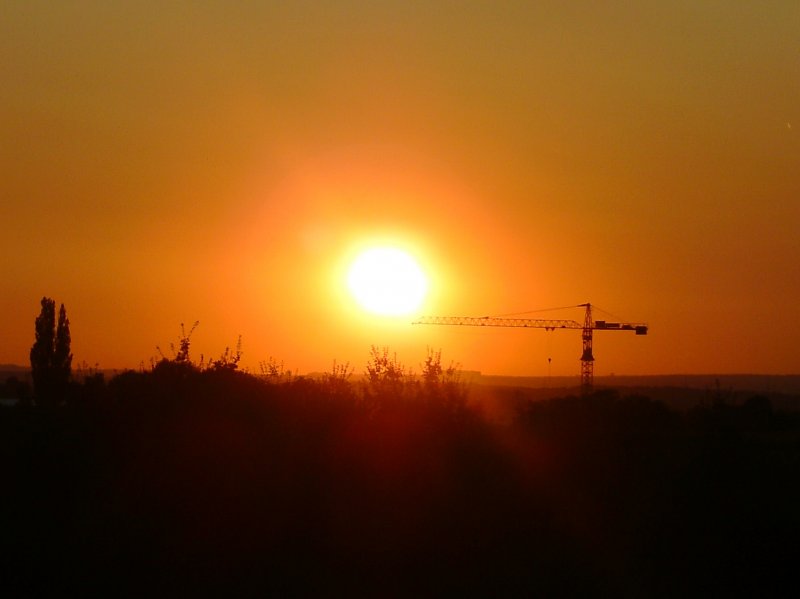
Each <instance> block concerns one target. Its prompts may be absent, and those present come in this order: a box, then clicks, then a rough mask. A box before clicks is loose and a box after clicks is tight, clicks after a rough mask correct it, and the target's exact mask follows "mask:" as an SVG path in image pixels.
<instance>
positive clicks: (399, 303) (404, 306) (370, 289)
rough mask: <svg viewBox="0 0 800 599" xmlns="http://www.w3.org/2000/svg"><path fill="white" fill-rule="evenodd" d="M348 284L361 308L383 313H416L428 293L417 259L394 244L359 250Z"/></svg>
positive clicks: (425, 279) (426, 280)
mask: <svg viewBox="0 0 800 599" xmlns="http://www.w3.org/2000/svg"><path fill="white" fill-rule="evenodd" d="M347 286H348V288H349V290H350V293H351V294H352V295H353V297H354V298H355V300H356V301H357V302H358V303H359V305H360V306H361V307H362V308H364V309H365V310H367V311H368V312H372V313H373V314H381V315H385V316H403V315H406V314H411V313H413V312H415V311H416V310H417V309H419V307H420V306H421V305H422V302H423V300H424V299H425V295H426V294H427V293H428V279H427V277H426V276H425V273H424V272H423V271H422V269H421V268H420V266H419V264H417V261H416V260H414V258H412V257H411V255H410V254H409V253H408V252H405V251H403V250H401V249H398V248H393V247H374V248H370V249H367V250H364V251H363V252H361V253H360V254H359V255H358V256H357V257H356V259H355V260H354V261H353V263H352V265H351V266H350V270H349V272H348V274H347Z"/></svg>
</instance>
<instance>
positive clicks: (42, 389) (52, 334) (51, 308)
mask: <svg viewBox="0 0 800 599" xmlns="http://www.w3.org/2000/svg"><path fill="white" fill-rule="evenodd" d="M41 304H42V309H41V312H40V313H39V316H37V317H36V323H35V340H34V343H33V346H32V347H31V352H30V359H31V376H32V378H33V389H34V392H35V394H36V399H37V402H38V403H39V404H40V405H46V404H56V403H58V402H59V401H60V400H62V399H64V396H65V394H66V390H67V385H68V383H69V377H70V374H71V372H72V354H71V353H70V344H71V341H72V339H71V336H70V332H69V319H68V318H67V311H66V309H65V308H64V304H61V309H60V310H59V312H58V324H56V303H55V301H54V300H52V299H50V298H49V297H43V298H42V302H41Z"/></svg>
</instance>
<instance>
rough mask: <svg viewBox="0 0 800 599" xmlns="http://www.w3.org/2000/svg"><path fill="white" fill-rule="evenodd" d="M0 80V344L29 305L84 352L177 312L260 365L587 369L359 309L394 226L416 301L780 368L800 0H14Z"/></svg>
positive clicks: (793, 203) (206, 345)
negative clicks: (585, 311) (419, 282)
mask: <svg viewBox="0 0 800 599" xmlns="http://www.w3.org/2000/svg"><path fill="white" fill-rule="evenodd" d="M0 75H2V84H0V224H1V225H2V234H1V235H0V249H2V255H3V259H2V263H0V277H2V294H0V340H1V341H0V363H15V364H27V363H28V352H29V350H30V347H31V345H32V343H33V332H34V328H33V322H34V319H35V317H36V315H37V314H38V312H39V301H40V299H41V297H42V296H44V295H46V296H49V297H52V298H54V299H55V300H56V302H57V303H62V302H63V303H64V304H65V305H66V308H67V314H68V316H69V318H70V321H71V329H72V337H73V345H72V348H73V353H74V355H75V363H76V364H77V363H78V362H81V361H86V362H87V363H89V364H91V365H94V364H95V363H99V364H100V366H101V367H104V368H122V367H134V368H135V367H138V365H139V364H140V363H141V362H142V361H144V362H145V363H148V362H149V360H150V358H151V357H153V356H155V355H156V350H155V347H156V346H157V345H159V346H161V347H162V348H164V349H165V351H166V348H167V347H168V346H169V343H170V342H174V341H176V339H177V336H178V334H179V332H180V323H181V322H185V323H186V324H187V326H188V325H191V323H193V322H194V321H195V320H199V321H200V326H199V327H198V329H197V330H196V332H195V334H194V336H193V341H194V345H193V350H194V352H195V355H196V357H199V354H200V353H204V354H205V355H206V356H209V355H210V356H211V357H218V356H219V354H220V353H221V352H222V351H223V350H224V348H225V346H232V345H235V343H236V339H237V337H238V336H239V335H240V334H241V335H242V346H243V351H244V357H243V362H244V364H245V365H247V366H249V367H250V368H251V369H253V370H257V365H258V363H259V362H260V361H262V360H267V359H269V358H270V357H274V358H275V359H277V360H278V361H283V362H284V364H285V366H286V367H287V368H290V369H292V370H298V371H300V372H312V371H325V370H330V368H331V365H332V363H333V361H334V360H337V361H338V362H339V363H343V362H349V363H350V364H351V365H352V366H353V367H354V368H355V370H356V372H361V371H363V369H364V364H365V362H366V360H367V359H368V352H369V348H370V346H371V345H373V344H374V345H379V346H384V345H387V346H389V347H390V348H391V349H392V350H393V351H396V352H397V356H398V358H399V359H400V361H401V362H403V363H404V364H406V365H407V366H410V367H414V368H416V369H418V368H419V364H420V362H422V360H423V359H424V356H425V352H426V348H427V347H432V348H434V349H441V350H442V353H443V358H444V361H445V362H448V363H449V361H450V360H453V361H455V362H458V363H460V364H461V365H462V366H463V367H464V368H466V369H470V370H480V371H482V372H484V373H490V374H513V375H546V374H547V357H548V356H551V357H552V360H553V361H552V374H553V375H576V376H577V374H578V373H579V361H578V358H579V355H580V334H579V332H578V331H558V332H555V333H547V332H545V331H543V330H534V331H530V330H516V329H489V330H486V329H463V328H456V327H434V326H412V325H411V324H410V322H411V320H412V319H413V315H412V316H407V317H383V316H375V315H370V314H368V313H366V312H364V311H363V310H362V309H361V308H360V307H359V306H358V305H357V304H356V302H355V301H354V299H353V298H352V297H351V295H350V294H349V292H348V289H347V284H346V278H347V269H348V266H349V264H350V263H351V262H352V260H353V259H354V258H355V256H356V255H357V254H358V252H359V251H361V250H363V249H366V248H369V247H372V246H376V245H380V246H387V245H388V246H392V247H398V248H402V249H404V250H406V251H407V252H409V253H410V254H411V255H412V256H413V257H414V258H415V259H416V260H417V262H418V263H419V265H420V266H421V268H422V269H423V270H424V271H425V273H426V274H427V276H428V279H429V293H428V296H427V298H426V300H425V302H424V304H423V306H422V307H421V309H420V310H419V313H420V314H433V315H457V316H462V315H463V316H484V315H503V314H509V313H517V312H523V311H527V310H538V309H543V308H549V307H553V306H567V305H574V304H579V303H582V302H587V301H590V302H592V303H594V304H597V305H598V306H600V307H601V308H603V309H605V310H608V311H609V312H611V313H612V314H615V315H619V317H621V318H623V319H628V320H633V321H644V322H647V323H648V324H649V325H650V334H649V335H648V336H647V337H636V336H634V335H633V334H627V333H612V332H609V333H598V334H597V336H596V341H595V357H596V358H597V362H596V366H595V374H596V375H606V374H610V373H612V372H613V373H616V374H668V373H719V374H725V373H765V374H771V373H775V374H788V373H794V374H796V373H798V372H799V371H798V367H797V359H796V354H797V349H796V345H797V344H796V337H797V334H798V333H800V325H798V319H797V314H796V305H797V302H798V299H800V231H798V228H799V227H800V2H797V1H796V0H784V1H764V2H743V1H736V0H731V1H726V2H717V1H702V2H698V1H696V0H694V1H682V0H676V1H672V2H660V1H655V0H653V1H642V2H599V3H598V2H568V3H566V2H561V1H558V2H556V1H553V2H549V1H541V2H538V1H537V2H532V1H515V2H512V1H509V2H502V1H501V2H488V1H487V2H478V1H472V0H461V1H457V2H455V1H453V2H450V1H447V2H444V1H442V2H416V1H410V0H404V1H402V2H401V1H397V2H395V1H388V0H386V1H382V2H375V1H371V2H368V1H356V0H337V1H335V2H333V1H331V2H327V1H320V0H316V1H296V2H277V1H276V2H255V1H253V2H212V1H206V2H141V1H137V2H101V1H99V0H97V1H89V0H86V1H83V2H70V1H63V2H38V1H32V0H24V1H23V0H10V1H7V2H5V3H3V6H2V8H0ZM532 316H537V317H553V318H575V319H580V318H582V312H581V309H580V308H575V309H573V310H561V311H557V312H554V313H552V315H551V314H550V313H541V314H534V315H532ZM167 353H168V352H167Z"/></svg>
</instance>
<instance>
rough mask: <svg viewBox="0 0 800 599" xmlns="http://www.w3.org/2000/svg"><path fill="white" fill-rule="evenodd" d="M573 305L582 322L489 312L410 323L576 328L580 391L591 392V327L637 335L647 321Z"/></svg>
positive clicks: (642, 332) (430, 318) (643, 330)
mask: <svg viewBox="0 0 800 599" xmlns="http://www.w3.org/2000/svg"><path fill="white" fill-rule="evenodd" d="M575 307H576V308H586V311H585V313H584V317H583V324H581V323H580V322H578V321H577V320H565V319H556V320H552V319H542V318H502V317H493V316H482V317H475V316H423V317H421V318H419V319H418V320H416V321H414V322H413V323H412V324H440V325H461V326H478V327H523V328H530V329H546V330H548V331H554V330H555V329H580V330H581V331H582V333H581V338H582V340H583V353H582V354H581V392H582V393H584V394H586V393H589V392H591V390H592V384H593V379H594V355H593V354H592V337H593V335H594V331H633V332H634V333H635V334H637V335H647V329H648V327H647V325H646V324H644V323H640V322H609V321H606V320H594V319H593V318H592V304H590V303H586V304H578V305H577V306H575Z"/></svg>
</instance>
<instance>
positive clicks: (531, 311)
mask: <svg viewBox="0 0 800 599" xmlns="http://www.w3.org/2000/svg"><path fill="white" fill-rule="evenodd" d="M580 307H581V305H580V304H576V305H574V306H561V307H559V308H542V309H541V310H525V311H524V312H509V313H508V314H497V315H496V316H494V318H506V317H509V316H522V315H523V314H536V313H538V312H555V311H556V310H568V309H570V308H580ZM592 307H594V304H592Z"/></svg>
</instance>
